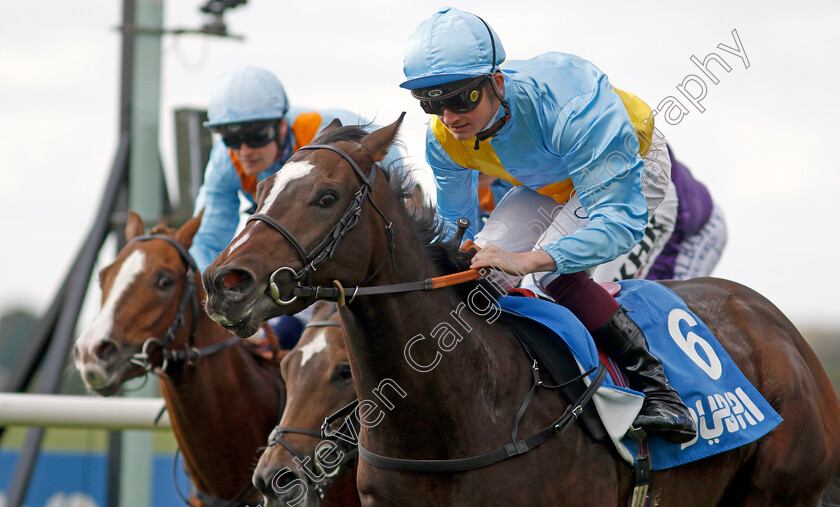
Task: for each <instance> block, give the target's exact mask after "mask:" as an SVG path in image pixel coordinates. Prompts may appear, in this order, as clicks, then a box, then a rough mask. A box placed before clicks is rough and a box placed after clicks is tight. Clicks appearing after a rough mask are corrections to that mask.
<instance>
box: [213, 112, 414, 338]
mask: <svg viewBox="0 0 840 507" xmlns="http://www.w3.org/2000/svg"><path fill="white" fill-rule="evenodd" d="M401 122H402V116H401V117H400V118H399V119H398V120H397V121H396V122H394V123H392V124H391V125H389V126H387V127H384V128H381V129H379V130H376V131H374V132H372V133H370V134H368V133H367V132H365V131H364V129H362V128H361V127H358V126H345V127H341V126H340V123H338V122H337V121H334V122H333V123H331V124H330V125H329V126H327V127H326V128H325V129H324V131H322V132H321V133H320V134H319V136H318V137H317V138H316V139H315V140H314V141H313V144H311V145H309V146H305V147H304V148H301V149H300V150H299V151H298V152H297V153H295V155H293V156H292V157H291V158H290V159H289V161H288V162H286V164H285V165H284V166H283V168H282V169H281V170H280V171H278V172H277V173H275V174H274V175H272V176H271V177H269V178H267V179H266V180H264V181H262V182H261V183H260V184H259V185H258V187H257V194H256V197H257V203H258V204H257V211H256V213H255V214H254V215H252V216H251V218H250V219H249V222H248V223H247V225H246V226H245V228H244V229H243V230H242V232H241V233H240V234H239V235H238V236H237V237H236V238H235V239H234V240H233V241H232V242H231V244H230V245H228V247H227V248H226V249H225V250H224V251H223V252H222V253H221V254H220V255H219V256H218V257H217V258H216V260H215V261H214V262H213V263H212V264H211V265H210V266H209V267H208V268H207V269H206V270H205V271H204V277H203V281H204V286H205V289H206V290H207V294H208V297H207V302H206V310H207V313H208V314H209V315H210V317H211V318H212V319H213V320H215V321H216V322H218V323H219V324H221V325H222V326H224V327H226V328H228V329H230V330H232V331H233V332H235V333H236V334H238V335H239V336H248V335H250V334H252V333H254V332H255V331H256V330H257V328H258V326H259V324H260V322H262V321H263V320H266V319H268V318H271V317H274V316H276V315H283V314H294V313H297V312H299V311H300V310H302V309H303V308H305V307H307V306H309V305H310V304H312V303H313V302H314V301H315V300H316V299H318V295H317V294H315V293H314V288H315V287H334V286H335V287H342V286H348V287H349V286H353V285H359V284H361V283H362V282H363V281H365V278H366V273H368V272H370V271H371V269H370V267H371V266H374V269H375V266H376V265H377V264H378V265H381V264H382V263H384V262H385V260H387V259H385V258H384V257H383V256H387V251H388V249H387V246H386V243H385V242H386V241H387V239H386V236H387V235H385V234H373V233H372V232H373V231H374V230H375V229H382V228H386V230H387V228H388V226H389V224H390V222H388V220H387V218H386V217H385V215H383V212H382V211H381V209H380V208H379V207H378V206H377V205H376V204H375V203H376V202H377V195H379V194H384V193H385V192H388V193H391V188H390V186H389V184H388V182H387V180H386V176H385V175H384V171H383V170H382V169H381V168H380V167H379V165H378V164H377V162H379V161H381V160H382V159H383V158H384V157H385V155H386V153H387V151H388V148H389V147H390V146H391V144H392V143H393V142H394V138H395V136H396V133H397V130H398V129H399V126H400V124H401ZM377 174H380V176H379V177H378V178H377ZM392 200H393V199H392ZM365 206H373V207H374V208H375V209H376V210H377V211H378V212H379V213H362V212H361V211H362V208H363V207H365ZM246 243H247V248H246V247H244V246H243V245H246ZM328 259H329V260H330V262H329V263H324V261H326V260H328ZM339 279H340V282H334V281H337V280H339ZM303 289H313V291H311V292H309V293H306V294H303V293H302V292H301V290H303ZM347 297H348V298H349V297H350V295H349V294H348V295H347Z"/></svg>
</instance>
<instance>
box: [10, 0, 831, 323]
mask: <svg viewBox="0 0 840 507" xmlns="http://www.w3.org/2000/svg"><path fill="white" fill-rule="evenodd" d="M202 3H203V2H201V1H194V2H186V1H178V2H175V1H170V2H168V3H167V4H166V6H165V7H166V9H165V16H164V17H165V21H164V23H165V25H166V26H167V27H195V26H197V25H199V24H200V23H201V22H203V21H204V20H203V19H202V18H201V16H200V15H199V12H198V7H199V6H200V5H201V4H202ZM120 5H121V2H116V1H112V2H102V1H92V0H77V1H75V2H64V1H58V0H48V1H39V2H14V3H12V4H9V5H6V6H4V11H3V16H2V17H0V76H2V77H0V119H2V121H0V182H2V183H0V217H1V218H0V224H2V228H0V231H2V237H3V243H2V248H0V270H2V273H0V279H2V284H0V309H3V308H7V307H9V306H13V305H14V306H20V305H26V306H28V307H30V308H31V309H32V310H34V311H42V310H43V309H44V308H45V307H46V304H47V303H48V302H49V300H50V298H51V297H52V296H53V294H54V293H55V291H56V290H57V287H58V283H59V282H60V280H61V278H62V277H63V276H64V275H65V273H66V270H67V269H68V267H69V263H70V262H71V260H72V258H73V256H74V255H75V252H76V251H77V250H78V248H79V247H80V245H81V241H82V239H83V238H84V236H85V235H86V233H87V231H88V229H89V227H90V225H91V222H92V219H93V217H94V214H95V208H96V205H97V204H98V200H99V198H100V197H101V193H102V190H103V187H104V184H105V180H106V178H107V174H108V171H109V169H110V164H111V161H112V159H113V157H114V152H115V150H116V133H117V132H116V129H117V118H118V111H117V101H118V86H119V44H120V39H119V35H118V33H117V32H116V31H115V29H114V28H115V27H116V25H118V24H119V22H120V17H121V12H120V8H121V7H120ZM440 5H441V4H440V3H438V2H426V1H418V2H395V1H386V0H359V1H357V2H347V1H343V0H342V1H337V0H325V1H319V2H284V1H279V2H278V1H270V0H262V1H260V0H250V2H249V3H248V4H247V5H245V6H241V7H239V8H237V9H235V10H233V11H230V12H228V14H227V16H226V19H227V22H228V28H229V30H230V31H231V32H232V33H237V34H242V35H245V36H246V40H245V41H244V42H237V41H234V40H222V39H216V38H207V37H197V36H184V37H181V38H177V39H176V38H173V37H166V38H165V39H164V56H163V85H162V102H163V103H162V108H161V138H160V146H161V154H162V157H163V160H164V164H165V165H166V169H167V171H169V172H170V174H171V172H172V171H174V149H173V139H172V138H173V132H172V111H173V109H174V108H175V107H181V106H196V107H205V106H206V101H207V98H208V97H209V94H210V89H211V87H212V84H213V81H214V80H215V78H216V77H217V76H218V75H219V74H221V73H223V72H225V71H226V70H228V69H230V68H232V67H234V66H237V65H245V64H247V65H257V66H262V67H265V68H268V69H269V70H271V71H273V72H275V73H276V74H277V75H278V77H279V78H280V80H281V81H282V82H283V83H284V85H285V87H286V91H287V93H288V95H289V97H290V100H291V102H292V103H293V104H295V105H301V106H311V107H341V108H344V109H348V110H350V111H353V112H358V113H360V114H362V115H364V116H366V117H368V118H369V119H375V120H376V122H377V123H379V124H385V123H388V122H391V121H393V120H394V119H396V118H397V116H398V115H399V113H400V112H401V111H408V113H409V114H408V116H407V117H406V127H405V128H404V130H403V133H402V138H403V140H404V141H405V143H406V144H407V147H408V151H409V155H411V156H412V157H413V159H414V161H415V163H416V165H417V167H418V168H419V169H421V170H422V171H424V174H423V176H422V177H421V180H422V181H424V182H426V183H428V182H429V181H430V178H429V175H428V168H427V167H426V166H425V162H424V161H423V156H422V149H423V135H424V129H425V126H424V122H425V121H426V117H425V115H424V114H423V113H422V111H421V110H420V108H419V107H418V106H417V104H416V103H415V102H414V101H413V100H412V99H411V98H410V96H409V95H408V93H407V92H405V91H404V90H401V89H399V88H398V87H397V85H398V84H399V82H400V81H401V79H402V53H403V49H404V45H405V41H406V38H407V37H408V34H409V33H410V32H411V30H412V29H413V28H414V27H415V26H416V25H417V24H418V23H419V22H420V21H422V20H423V19H425V18H426V17H428V16H429V15H431V14H432V12H434V10H435V9H436V8H437V7H439V6H440ZM453 5H454V6H457V7H459V8H461V9H464V10H468V11H472V12H475V13H476V14H479V15H481V16H482V17H483V18H484V19H485V20H487V22H488V23H490V25H491V26H493V28H494V29H495V30H496V32H497V33H498V34H499V36H500V37H501V39H502V41H503V43H504V45H505V48H506V50H507V55H508V58H509V59H523V58H529V57H531V56H534V55H536V54H539V53H541V52H545V51H549V50H553V51H564V52H569V53H574V54H577V55H580V56H582V57H584V58H587V59H589V60H591V61H592V62H594V63H595V64H596V65H597V66H598V67H600V68H601V69H602V70H603V71H604V72H606V73H607V74H608V75H609V76H610V80H611V81H612V83H613V84H614V85H616V86H617V87H619V88H622V89H625V90H628V91H631V92H633V93H635V94H636V95H638V96H639V97H641V98H642V99H643V100H645V101H646V102H648V103H649V104H650V105H651V106H656V105H657V104H659V103H660V101H662V100H663V99H665V98H666V97H668V96H674V97H676V98H677V99H679V100H681V102H682V103H683V104H684V105H686V106H687V107H688V110H689V113H688V115H687V116H685V117H684V118H683V119H682V121H681V122H680V123H679V124H678V125H668V124H667V123H666V122H665V121H662V120H661V119H659V118H658V119H657V126H658V127H659V128H660V130H662V132H664V134H665V135H666V137H667V138H668V140H669V143H670V144H671V146H672V148H673V149H674V151H675V153H676V154H677V156H678V157H679V158H680V159H681V160H682V161H683V162H684V163H685V164H686V165H687V166H688V167H689V168H690V169H691V170H692V171H693V172H694V174H695V176H696V177H697V178H698V179H700V180H701V181H703V182H704V183H706V184H707V185H708V186H709V188H710V190H711V192H712V195H713V197H714V198H715V199H716V200H717V201H718V202H719V203H720V205H721V206H722V207H723V209H724V212H725V213H726V217H727V220H728V223H729V228H730V231H729V232H730V241H729V244H728V245H727V248H726V250H725V252H724V255H723V258H722V260H721V263H720V264H719V266H718V269H717V271H716V272H715V275H716V276H721V277H724V278H729V279H732V280H736V281H738V282H741V283H744V284H745V285H748V286H750V287H752V288H753V289H755V290H757V291H758V292H760V293H762V294H764V295H765V296H767V297H768V298H770V299H771V300H772V301H773V302H774V303H775V304H776V305H777V306H779V307H780V308H781V309H782V310H783V311H784V312H786V313H787V314H788V316H789V317H790V318H791V319H792V320H793V321H794V323H796V324H797V325H799V326H800V327H803V328H804V327H810V326H813V325H827V324H830V325H834V326H840V311H838V310H837V309H836V306H837V305H836V303H835V301H836V300H837V298H836V296H835V294H834V292H835V289H836V287H837V285H838V282H840V277H838V275H837V274H836V273H834V271H833V269H834V268H833V264H834V263H835V262H836V252H837V251H838V247H840V239H838V237H837V232H838V226H837V220H838V218H840V217H838V211H840V176H838V172H837V171H838V170H837V168H836V165H837V164H836V162H835V159H834V157H833V155H832V153H833V150H834V148H835V147H836V146H837V145H838V139H840V131H839V130H838V128H837V118H838V117H840V105H838V101H837V97H838V92H837V83H838V81H839V80H838V78H840V70H838V66H837V61H838V60H837V50H838V48H840V32H838V31H837V30H836V25H837V22H838V21H840V4H837V3H836V2H828V1H826V2H811V3H810V4H808V5H796V6H795V7H794V6H793V5H794V4H791V3H788V2H778V1H777V2H731V1H726V2H723V1H712V2H708V1H707V2H702V3H691V4H688V3H677V2H665V1H658V2H644V3H641V2H634V3H632V4H631V3H630V2H618V1H614V0H613V1H608V2H598V3H595V2H557V1H552V2H535V1H527V0H526V1H519V2H509V1H506V2H499V1H494V0H489V1H484V2H478V1H465V2H457V3H455V4H453ZM733 29H735V30H737V32H738V34H739V36H740V40H741V42H742V44H743V47H744V50H745V52H746V54H747V57H748V58H749V63H750V66H749V68H745V64H744V62H743V60H741V59H739V58H738V57H737V56H735V55H732V54H730V53H727V52H725V51H722V50H720V49H718V48H717V46H718V44H721V43H722V44H726V45H728V46H731V47H734V46H735V42H734V40H733V36H732V30H733ZM710 52H716V53H718V54H719V55H720V56H721V57H723V58H724V60H725V61H726V62H727V63H728V64H729V65H730V66H731V68H732V70H731V71H730V72H728V73H727V72H725V71H723V70H722V69H720V67H718V66H716V64H712V65H711V68H712V69H713V72H715V74H716V75H717V77H718V79H719V80H720V82H719V83H718V84H717V85H715V84H712V83H711V82H710V80H709V79H708V78H706V79H705V84H706V86H707V87H708V89H707V95H706V97H705V99H703V100H702V106H703V107H704V108H705V112H702V113H701V112H699V111H698V110H697V109H696V108H694V107H693V106H691V105H690V104H689V103H688V101H687V100H686V99H685V98H684V97H683V96H682V95H681V94H680V93H679V92H678V90H677V85H679V84H680V83H681V82H682V81H683V79H684V78H686V77H687V76H688V75H689V74H695V75H698V76H700V77H701V78H703V77H704V76H702V73H701V72H700V71H699V70H698V69H697V67H695V66H694V65H693V64H692V63H691V61H690V60H689V58H690V57H691V56H692V55H694V56H696V57H698V58H700V59H701V60H702V59H704V58H705V56H706V55H707V54H709V53H710ZM427 188H428V187H427ZM108 253H110V252H108Z"/></svg>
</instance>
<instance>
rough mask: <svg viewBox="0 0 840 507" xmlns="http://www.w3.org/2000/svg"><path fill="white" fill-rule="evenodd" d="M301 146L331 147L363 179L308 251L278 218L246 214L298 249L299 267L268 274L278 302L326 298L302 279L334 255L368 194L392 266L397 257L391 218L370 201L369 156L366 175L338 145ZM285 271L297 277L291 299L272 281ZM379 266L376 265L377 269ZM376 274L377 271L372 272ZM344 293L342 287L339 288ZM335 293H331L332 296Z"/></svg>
mask: <svg viewBox="0 0 840 507" xmlns="http://www.w3.org/2000/svg"><path fill="white" fill-rule="evenodd" d="M300 150H330V151H333V152H335V153H337V154H338V155H340V156H341V158H343V159H344V160H345V161H347V163H348V164H350V167H352V168H353V170H354V171H355V172H356V175H357V176H358V177H359V179H361V180H362V183H361V185H360V186H359V190H357V191H356V193H355V195H354V196H353V200H352V201H351V202H350V204H349V205H348V206H347V209H346V210H345V211H344V214H343V215H341V218H339V220H338V222H337V223H336V224H335V225H334V226H333V228H332V229H331V230H330V232H328V233H327V235H326V236H324V238H323V239H322V240H321V241H320V242H319V243H318V244H317V245H315V247H313V248H312V250H311V251H309V252H307V250H306V248H304V247H303V245H302V244H301V243H300V241H298V240H297V238H295V236H294V234H292V233H291V232H290V231H289V230H288V229H286V227H284V226H283V225H282V224H281V223H280V222H278V221H277V220H275V219H274V218H272V217H270V216H268V215H267V214H265V213H255V214H253V215H251V216H250V217H249V218H248V222H252V221H260V222H264V223H266V224H268V225H270V226H271V227H273V228H274V229H275V230H277V231H278V232H279V233H280V234H282V235H283V236H284V237H285V238H286V239H287V240H288V241H289V243H291V245H292V246H293V247H294V248H295V250H297V252H298V255H300V258H301V259H302V260H303V268H301V270H300V271H295V270H294V268H291V267H289V266H283V267H280V268H278V269H277V270H275V271H274V273H272V274H271V277H270V278H269V281H268V286H269V291H270V293H271V298H272V299H273V300H274V302H275V303H277V304H278V305H289V304H291V303H293V302H295V301H296V300H297V299H298V297H311V296H314V297H315V299H327V298H329V297H330V296H328V297H327V298H321V297H320V293H319V289H322V288H321V287H304V286H302V285H301V280H302V279H304V278H305V280H306V283H307V284H311V283H312V273H314V272H315V271H316V270H317V267H318V266H320V265H321V264H322V263H324V262H325V261H326V260H328V259H331V258H332V257H333V255H335V250H336V248H337V247H338V243H339V242H340V241H341V240H342V239H344V236H346V235H347V233H348V232H350V230H352V229H353V227H355V226H356V224H357V223H359V217H360V216H361V213H362V202H363V201H364V200H365V198H367V199H368V200H369V201H370V203H371V204H372V205H373V207H374V209H376V212H377V213H379V216H381V217H382V220H384V221H385V234H386V236H387V237H388V252H389V255H390V257H391V263H392V264H393V265H394V269H395V270H396V261H395V259H394V249H395V246H394V230H393V224H392V223H391V221H390V220H388V218H387V217H386V216H385V214H384V213H382V210H381V209H379V206H377V205H376V203H375V202H374V201H373V199H372V198H371V197H370V193H371V191H372V190H373V185H374V183H375V182H376V165H375V164H374V163H373V161H372V160H371V171H370V178H368V176H367V175H365V173H364V171H362V169H361V168H359V165H358V164H357V163H356V161H355V160H353V159H352V158H351V157H350V155H348V154H347V153H346V152H345V151H344V150H342V149H340V148H336V147H335V146H332V145H329V144H310V145H307V146H304V147H302V148H300ZM380 267H381V266H380ZM283 271H286V272H288V273H290V274H291V275H292V279H293V280H296V281H297V285H296V286H295V289H294V291H293V295H292V298H291V299H288V300H284V299H281V298H280V289H279V287H278V286H277V282H275V280H274V277H275V276H277V274H278V273H280V272H283ZM378 271H379V270H378V269H377V272H378ZM374 274H376V273H374ZM337 288H341V284H338V285H337ZM342 295H343V289H342ZM333 297H334V296H333Z"/></svg>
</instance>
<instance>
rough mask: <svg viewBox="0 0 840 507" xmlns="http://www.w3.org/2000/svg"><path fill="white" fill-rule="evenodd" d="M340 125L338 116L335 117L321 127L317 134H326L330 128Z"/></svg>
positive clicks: (333, 128)
mask: <svg viewBox="0 0 840 507" xmlns="http://www.w3.org/2000/svg"><path fill="white" fill-rule="evenodd" d="M340 126H341V120H339V119H338V118H335V119H333V121H331V122H330V124H329V125H327V126H326V127H324V128H323V129H321V132H319V133H318V135H319V136H322V135H324V134H326V133H327V132H329V131H330V130H335V129H337V128H338V127H340Z"/></svg>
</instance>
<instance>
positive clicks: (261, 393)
mask: <svg viewBox="0 0 840 507" xmlns="http://www.w3.org/2000/svg"><path fill="white" fill-rule="evenodd" d="M200 223H201V215H200V214H199V215H198V216H196V217H194V218H192V219H190V220H189V221H187V222H186V223H185V224H184V225H183V226H182V227H181V228H180V229H178V230H177V231H174V230H172V229H170V228H168V227H165V226H163V225H158V226H156V227H154V228H153V229H152V230H151V232H150V235H149V236H144V231H145V226H144V224H143V221H142V220H141V219H140V217H139V216H138V215H136V214H135V213H133V212H129V216H128V220H127V223H126V228H125V236H126V240H127V244H126V246H125V247H124V248H123V249H122V250H121V251H120V252H119V254H118V255H117V258H116V260H115V261H114V262H113V263H112V264H110V265H109V266H107V267H105V268H104V269H102V270H101V272H100V273H99V283H100V285H101V288H102V307H101V309H100V310H99V313H98V315H97V316H96V317H95V318H94V320H93V321H92V323H91V324H90V325H89V326H88V327H87V329H85V330H84V331H83V332H82V333H81V334H80V336H79V337H78V339H77V341H76V344H75V347H74V350H73V354H74V361H75V365H76V368H77V369H78V370H79V372H80V373H81V375H82V379H83V380H84V382H85V384H86V385H87V387H88V388H89V389H90V390H92V391H93V392H96V393H98V394H100V395H103V396H109V395H112V394H115V393H116V392H118V391H119V390H120V387H121V385H122V384H123V383H124V382H126V381H127V380H129V379H132V378H135V377H138V376H140V375H144V374H148V372H149V371H151V370H156V371H158V372H161V373H162V374H161V375H160V389H161V392H162V394H163V397H164V399H165V401H166V409H167V410H168V411H169V414H170V420H171V422H172V430H173V433H174V434H175V438H176V440H177V442H178V447H179V449H180V450H181V452H182V453H183V455H184V461H185V464H186V468H187V472H188V474H189V477H190V479H191V481H192V484H193V492H192V494H191V496H190V504H191V505H230V506H236V505H252V506H253V505H256V504H257V503H258V501H259V499H260V498H261V496H260V494H259V492H258V491H257V490H256V489H254V488H253V486H252V485H251V475H252V472H253V469H254V465H255V463H256V459H257V456H258V452H259V451H260V450H261V449H262V448H263V446H264V445H265V442H266V438H267V437H268V435H269V434H270V432H271V429H272V428H273V427H274V425H275V424H276V423H277V421H278V418H279V416H280V414H281V413H282V411H283V408H284V406H285V396H286V395H285V385H284V384H283V380H282V377H281V375H280V370H279V360H280V356H279V355H276V354H275V355H274V357H271V356H272V354H265V353H262V352H261V351H260V350H258V346H257V345H255V344H252V343H251V342H250V341H249V340H242V339H240V338H238V337H236V336H234V335H232V334H231V333H230V332H229V331H227V330H225V329H224V328H223V327H221V326H219V325H218V324H216V323H215V322H213V321H212V320H210V318H209V317H208V316H207V314H206V313H204V311H202V310H201V307H200V305H199V302H200V301H203V300H204V298H205V293H204V288H203V286H202V285H201V281H200V275H199V273H197V269H196V268H195V263H194V261H193V260H192V258H191V257H190V255H189V253H188V252H187V250H188V249H189V247H190V245H191V244H192V238H193V236H194V235H195V233H196V231H197V230H198V227H199V225H200ZM191 292H193V293H192V294H191ZM193 302H194V304H193ZM150 337H151V338H150ZM161 349H163V350H161ZM164 360H165V361H166V363H165V364H164ZM353 497H354V498H356V497H357V495H355V494H354V495H353ZM342 504H343V500H342V501H339V502H335V503H334V504H333V505H342Z"/></svg>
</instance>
